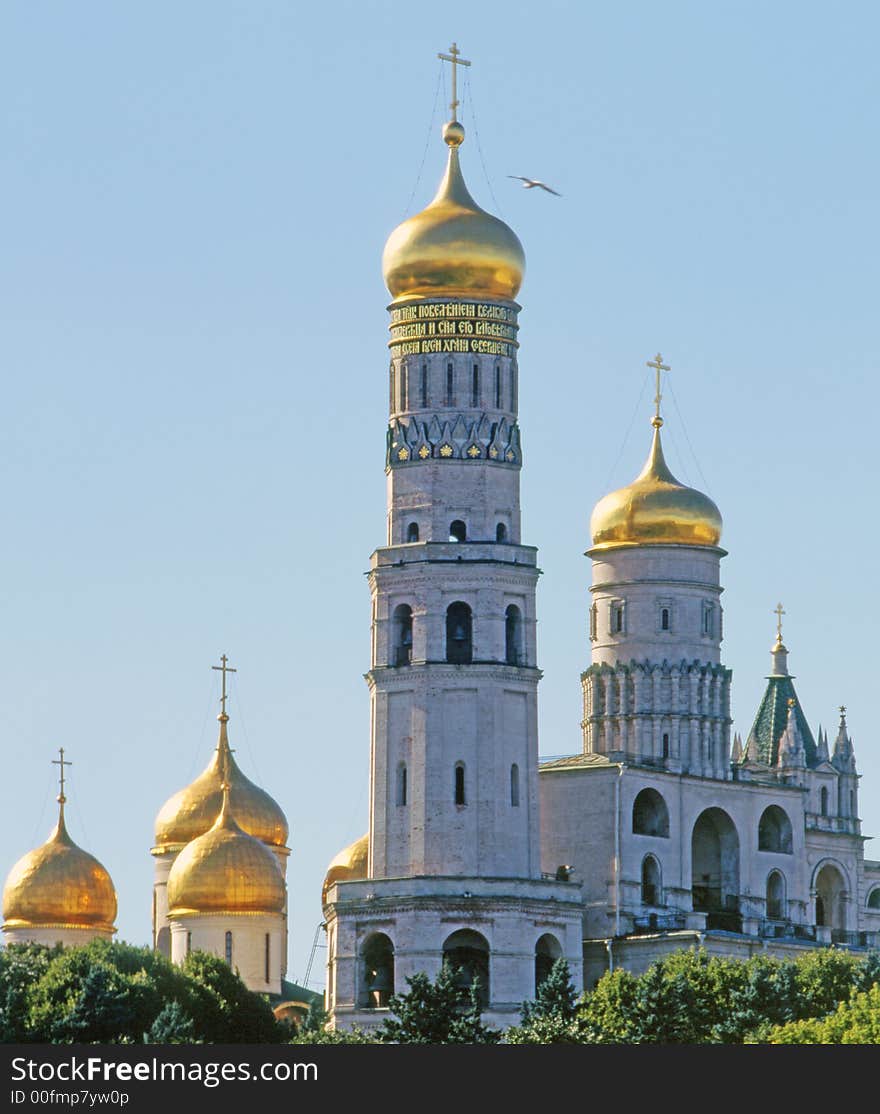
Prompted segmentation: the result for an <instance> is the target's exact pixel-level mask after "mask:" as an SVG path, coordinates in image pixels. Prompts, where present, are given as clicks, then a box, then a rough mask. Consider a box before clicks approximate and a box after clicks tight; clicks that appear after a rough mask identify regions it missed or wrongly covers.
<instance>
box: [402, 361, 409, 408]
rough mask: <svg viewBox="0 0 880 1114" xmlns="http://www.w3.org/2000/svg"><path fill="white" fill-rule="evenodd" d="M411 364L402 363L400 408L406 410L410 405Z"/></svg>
mask: <svg viewBox="0 0 880 1114" xmlns="http://www.w3.org/2000/svg"><path fill="white" fill-rule="evenodd" d="M408 396H409V366H408V365H407V364H401V365H400V409H401V410H406V409H408V407H409V397H408Z"/></svg>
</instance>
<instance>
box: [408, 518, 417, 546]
mask: <svg viewBox="0 0 880 1114" xmlns="http://www.w3.org/2000/svg"><path fill="white" fill-rule="evenodd" d="M406 540H407V541H408V542H417V541H418V540H419V524H418V522H411V523H410V524H409V526H407V528H406Z"/></svg>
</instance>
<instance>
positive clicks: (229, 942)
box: [225, 932, 232, 967]
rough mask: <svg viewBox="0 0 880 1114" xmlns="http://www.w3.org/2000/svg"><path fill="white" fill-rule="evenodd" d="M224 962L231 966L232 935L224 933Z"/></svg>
mask: <svg viewBox="0 0 880 1114" xmlns="http://www.w3.org/2000/svg"><path fill="white" fill-rule="evenodd" d="M225 950H226V962H227V963H228V964H229V966H230V967H231V966H232V933H231V932H227V933H226V949H225Z"/></svg>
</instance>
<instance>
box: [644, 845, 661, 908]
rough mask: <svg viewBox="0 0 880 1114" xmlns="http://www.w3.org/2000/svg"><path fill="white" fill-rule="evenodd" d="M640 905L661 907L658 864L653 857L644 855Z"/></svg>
mask: <svg viewBox="0 0 880 1114" xmlns="http://www.w3.org/2000/svg"><path fill="white" fill-rule="evenodd" d="M642 904H643V905H662V904H663V902H662V887H661V885H660V864H659V863H658V862H657V860H656V859H655V858H654V856H653V855H645V857H644V859H642Z"/></svg>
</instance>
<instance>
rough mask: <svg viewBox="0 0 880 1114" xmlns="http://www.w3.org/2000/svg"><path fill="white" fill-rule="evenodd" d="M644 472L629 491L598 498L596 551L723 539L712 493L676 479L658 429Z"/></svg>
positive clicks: (656, 422) (714, 542)
mask: <svg viewBox="0 0 880 1114" xmlns="http://www.w3.org/2000/svg"><path fill="white" fill-rule="evenodd" d="M652 424H653V426H654V440H653V443H652V445H651V452H650V453H649V455H648V459H647V461H646V462H645V466H644V468H643V469H642V470H641V472H640V473H639V475H638V476H637V477H636V479H635V480H633V482H632V483H631V484H629V486H628V487H622V488H620V489H619V490H618V491H612V492H611V493H610V494H609V495H606V496H605V497H604V498H602V499H600V500H599V502H598V503H597V504H596V506H595V508H594V510H593V514H592V516H591V518H590V533H591V534H592V537H593V548H594V549H609V548H611V547H612V546H619V545H705V546H716V545H718V542H719V541H720V540H721V525H722V523H721V512H720V511H719V510H718V508H717V507H716V506H715V504H714V503H713V502H712V500H711V499H710V498H709V496H708V495H703V493H702V492H700V491H696V490H695V489H694V488H692V487H685V486H684V484H681V483H679V481H678V480H677V479H676V478H675V476H673V474H672V473H671V472H670V471H669V468H668V466H667V464H666V461H665V460H664V458H663V448H662V446H661V444H660V427H661V426H662V425H663V419H662V418H660V417H659V416H656V417H654V419H653V420H652Z"/></svg>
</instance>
